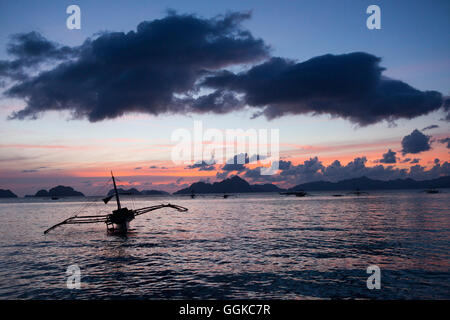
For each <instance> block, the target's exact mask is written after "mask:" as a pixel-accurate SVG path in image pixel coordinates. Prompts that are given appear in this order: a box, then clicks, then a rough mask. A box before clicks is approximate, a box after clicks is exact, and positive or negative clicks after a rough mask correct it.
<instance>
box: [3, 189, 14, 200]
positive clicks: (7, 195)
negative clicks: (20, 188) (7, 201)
mask: <svg viewBox="0 0 450 320" xmlns="http://www.w3.org/2000/svg"><path fill="white" fill-rule="evenodd" d="M0 198H17V195H15V194H14V193H13V192H12V191H11V190H9V189H7V190H3V189H0Z"/></svg>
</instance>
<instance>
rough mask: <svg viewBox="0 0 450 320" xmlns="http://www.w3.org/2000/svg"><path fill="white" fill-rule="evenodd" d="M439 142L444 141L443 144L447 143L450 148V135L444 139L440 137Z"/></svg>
mask: <svg viewBox="0 0 450 320" xmlns="http://www.w3.org/2000/svg"><path fill="white" fill-rule="evenodd" d="M438 142H440V143H443V144H447V148H448V149H450V137H447V138H444V139H440V140H438Z"/></svg>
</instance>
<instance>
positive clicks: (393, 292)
mask: <svg viewBox="0 0 450 320" xmlns="http://www.w3.org/2000/svg"><path fill="white" fill-rule="evenodd" d="M449 200H450V193H449V192H448V191H444V193H440V194H425V193H419V192H418V191H417V190H414V191H397V192H373V193H371V194H370V195H369V196H360V197H356V196H346V197H340V198H335V197H332V196H331V194H328V193H317V194H316V195H315V196H311V197H305V198H296V197H286V196H280V195H278V194H264V195H237V196H233V197H230V198H228V199H226V200H225V199H223V198H222V197H221V196H220V195H219V196H215V195H208V196H199V197H197V198H195V199H190V198H189V197H166V198H157V197H136V198H134V201H133V202H132V201H131V199H130V198H128V199H124V205H126V206H128V207H129V208H132V207H133V205H134V208H139V207H145V206H150V205H154V204H158V203H161V202H171V203H176V204H179V205H182V206H185V207H188V208H189V211H188V212H187V213H179V212H176V211H174V210H171V209H162V210H158V211H155V212H152V213H148V214H145V215H142V216H139V217H137V218H136V219H135V220H134V221H132V222H131V227H132V228H133V232H132V233H131V234H130V235H129V236H128V237H119V236H111V235H107V233H106V228H105V226H104V225H103V224H98V225H81V226H79V225H69V226H63V227H61V228H59V229H55V230H54V231H53V232H51V233H49V234H48V235H46V236H44V235H43V231H44V230H45V229H46V228H47V227H49V226H51V225H52V224H54V223H57V222H59V221H61V220H63V219H65V218H67V217H69V216H71V214H72V213H73V212H74V211H76V210H77V209H79V208H80V207H81V206H82V205H83V202H84V201H86V199H85V198H81V199H61V200H59V201H46V200H42V199H13V200H1V201H0V239H1V241H0V246H1V247H0V298H3V299H12V298H20V299H69V298H76V299H91V298H99V299H102V298H108V299H109V298H143V299H148V298H150V299H165V298H168V299H180V298H184V299H191V298H192V299H196V298H204V299H210V298H213V299H220V298H223V299H234V298H236V299H237V298H240V299H241V298H263V299H265V298H275V299H311V298H374V299H395V298H400V299H405V298H416V299H425V298H438V299H443V298H445V299H449V298H450V280H449V279H450V260H449V255H450V254H449V247H450V216H449V214H450V208H449V203H450V201H449ZM113 208H114V202H110V204H108V205H107V206H105V205H104V204H103V203H101V204H100V203H99V204H98V205H95V206H93V207H91V208H89V209H88V210H87V211H85V212H84V213H83V214H85V215H89V214H97V213H98V211H99V210H102V211H103V213H107V212H108V211H110V210H111V209H113ZM71 264H78V265H79V266H80V268H81V273H82V279H81V281H82V283H81V289H80V290H69V289H67V288H66V279H67V276H66V273H65V271H66V268H67V267H68V266H69V265H71ZM372 264H376V265H378V266H379V267H380V268H381V290H368V289H367V287H366V279H367V277H368V276H369V275H368V274H367V273H366V268H367V267H368V266H369V265H372Z"/></svg>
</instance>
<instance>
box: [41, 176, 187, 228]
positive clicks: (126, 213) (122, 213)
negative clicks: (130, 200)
mask: <svg viewBox="0 0 450 320" xmlns="http://www.w3.org/2000/svg"><path fill="white" fill-rule="evenodd" d="M111 178H112V182H113V184H114V194H113V195H110V196H108V197H106V198H104V199H103V202H104V203H105V204H107V203H108V201H109V200H111V199H112V198H113V197H115V198H116V202H117V209H116V210H114V211H113V212H112V213H110V214H107V215H96V216H80V217H78V216H77V214H76V215H74V216H72V217H70V218H68V219H66V220H64V221H62V222H60V223H57V224H55V225H54V226H52V227H50V228H48V229H47V230H45V231H44V234H46V233H48V232H49V231H51V230H53V229H55V228H56V227H59V226H61V225H64V224H85V223H105V224H106V229H107V230H108V232H118V233H126V232H128V230H129V228H130V226H129V223H130V221H132V220H133V219H134V218H135V217H136V216H139V215H141V214H144V213H147V212H150V211H154V210H158V209H162V208H173V209H176V210H178V211H180V212H185V211H188V209H187V208H185V207H182V206H178V205H175V204H170V203H168V204H159V205H155V206H150V207H144V208H140V209H133V210H130V209H128V208H122V206H121V204H120V199H119V192H118V191H117V186H116V180H115V178H114V175H113V173H112V172H111Z"/></svg>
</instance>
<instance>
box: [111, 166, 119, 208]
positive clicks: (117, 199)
mask: <svg viewBox="0 0 450 320" xmlns="http://www.w3.org/2000/svg"><path fill="white" fill-rule="evenodd" d="M111 177H112V181H113V184H114V193H115V194H116V201H117V209H118V210H120V200H119V192H117V186H116V179H114V175H113V172H112V171H111Z"/></svg>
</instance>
